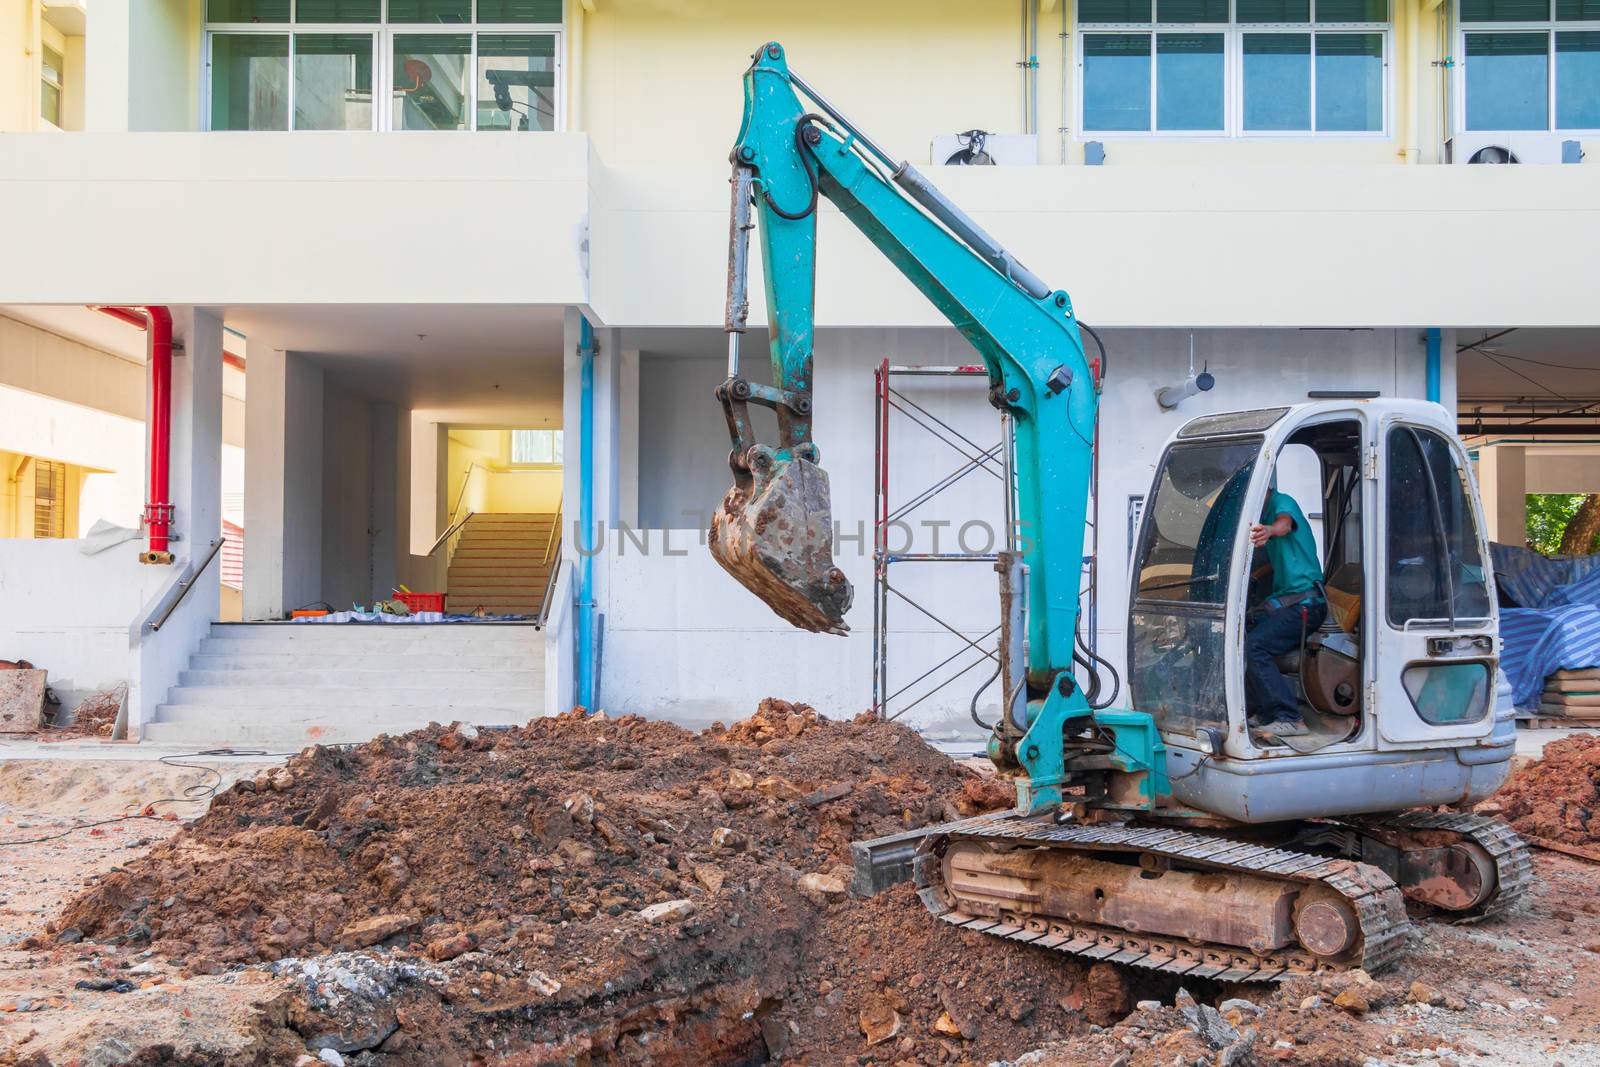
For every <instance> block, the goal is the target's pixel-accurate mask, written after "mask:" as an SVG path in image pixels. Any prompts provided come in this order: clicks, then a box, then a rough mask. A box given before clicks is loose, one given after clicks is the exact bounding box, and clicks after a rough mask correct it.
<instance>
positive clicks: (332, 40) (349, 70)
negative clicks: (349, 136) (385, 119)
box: [294, 33, 372, 130]
mask: <svg viewBox="0 0 1600 1067" xmlns="http://www.w3.org/2000/svg"><path fill="white" fill-rule="evenodd" d="M294 128H295V129H297V130H370V129H371V128H372V36H371V35H370V34H365V33H298V34H295V38H294Z"/></svg>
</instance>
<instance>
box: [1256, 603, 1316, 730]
mask: <svg viewBox="0 0 1600 1067" xmlns="http://www.w3.org/2000/svg"><path fill="white" fill-rule="evenodd" d="M1327 617H1328V604H1327V601H1325V600H1302V601H1301V602H1300V603H1298V604H1290V605H1288V606H1286V607H1281V608H1279V609H1278V610H1276V611H1268V612H1264V613H1262V614H1259V615H1252V616H1251V617H1250V619H1249V621H1248V622H1247V625H1246V632H1245V638H1244V692H1245V707H1246V708H1247V710H1248V711H1249V713H1250V722H1251V724H1252V725H1255V726H1265V725H1267V723H1269V722H1298V721H1299V719H1300V704H1299V702H1298V700H1297V699H1296V697H1295V690H1294V687H1293V686H1292V685H1290V684H1289V679H1287V678H1285V677H1284V676H1283V672H1282V671H1280V670H1278V665H1277V664H1276V663H1274V662H1273V657H1275V656H1281V655H1283V654H1284V653H1285V652H1293V651H1294V650H1295V649H1297V648H1299V647H1300V635H1301V633H1306V634H1310V633H1314V632H1315V631H1316V629H1317V627H1319V626H1321V625H1322V620H1323V619H1326V618H1327Z"/></svg>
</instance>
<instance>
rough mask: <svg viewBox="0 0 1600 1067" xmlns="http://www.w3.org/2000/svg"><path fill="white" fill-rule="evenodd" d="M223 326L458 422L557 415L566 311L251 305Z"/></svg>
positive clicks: (533, 420)
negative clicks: (306, 357) (300, 355)
mask: <svg viewBox="0 0 1600 1067" xmlns="http://www.w3.org/2000/svg"><path fill="white" fill-rule="evenodd" d="M223 314H224V318H225V321H226V322H227V324H228V325H229V326H230V327H231V328H233V329H236V330H238V331H240V332H241V333H243V334H245V335H246V336H247V337H248V338H249V343H248V346H247V347H248V349H250V350H257V349H258V348H261V347H264V348H268V349H278V350H282V351H286V352H298V353H303V354H305V355H307V356H310V357H312V358H313V359H314V360H315V361H316V362H317V363H319V364H321V365H322V366H323V367H324V369H325V371H326V373H327V374H328V375H330V376H331V377H332V379H333V380H334V382H335V383H336V384H337V385H339V386H340V387H341V388H343V389H346V390H348V391H350V392H353V393H357V394H359V395H362V396H367V397H371V398H372V399H375V400H388V401H392V402H394V403H396V404H399V405H401V406H402V407H409V408H412V409H414V410H417V411H419V412H424V413H426V414H428V415H429V416H430V417H432V418H434V419H435V420H436V421H439V422H447V423H451V424H455V425H478V426H528V425H540V424H543V423H545V422H546V421H547V420H551V419H554V420H556V421H559V420H560V416H561V344H562V332H561V331H562V309H561V308H559V307H548V306H543V307H541V306H506V305H482V306H463V305H459V304H451V305H405V306H398V307H396V306H390V305H371V304H331V305H330V304H319V305H251V306H238V307H229V308H226V309H224V312H223Z"/></svg>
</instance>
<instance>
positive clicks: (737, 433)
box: [710, 43, 1154, 812]
mask: <svg viewBox="0 0 1600 1067" xmlns="http://www.w3.org/2000/svg"><path fill="white" fill-rule="evenodd" d="M802 101H808V102H809V106H807V104H806V103H803V102H802ZM730 158H731V162H732V164H733V177H732V180H731V182H732V189H733V193H732V195H733V208H732V221H731V227H730V235H729V237H730V241H729V244H730V253H729V278H728V314H727V320H726V323H725V329H726V330H727V331H728V337H729V359H728V378H727V380H726V381H725V382H723V384H722V385H721V386H719V387H718V389H717V397H718V399H719V400H720V401H721V402H722V405H723V409H724V411H725V413H726V415H727V420H728V429H729V434H730V436H731V438H732V445H733V447H732V451H731V453H730V455H729V464H730V466H731V467H732V468H733V474H734V487H733V489H732V490H730V491H729V493H728V495H727V497H726V498H725V499H724V500H723V503H722V505H721V507H719V508H718V509H717V512H716V514H715V516H714V518H713V521H712V528H711V532H710V544H711V547H712V552H713V554H714V555H715V557H716V559H717V560H718V562H720V563H721V564H722V566H723V567H724V568H726V569H727V570H728V571H729V572H730V573H732V574H733V575H734V576H735V577H736V578H738V579H739V580H740V581H741V582H742V583H743V584H744V585H745V586H747V587H748V588H749V589H750V590H751V591H752V592H754V593H755V594H756V595H757V596H759V597H761V599H763V600H764V601H766V602H767V603H768V604H769V605H770V606H772V608H773V609H774V610H775V611H776V612H777V613H778V614H779V615H781V616H782V617H783V618H785V619H787V620H788V621H790V622H791V623H794V624H795V625H797V626H802V627H804V628H806V629H810V630H814V631H819V632H829V633H840V634H842V633H844V632H845V631H846V627H845V625H844V619H843V615H844V612H845V610H846V609H847V608H848V607H849V605H850V600H851V588H850V583H849V581H848V580H847V579H846V578H845V576H844V574H843V572H842V571H840V570H839V569H838V568H837V567H836V566H835V565H834V562H833V558H832V551H831V549H832V544H833V539H834V535H835V531H834V529H833V523H832V518H831V510H830V508H829V501H828V483H827V475H826V474H825V473H824V472H823V471H822V469H821V467H820V466H819V465H818V464H819V462H820V455H819V451H818V448H817V445H816V443H815V441H813V440H812V415H813V406H812V405H813V346H814V340H815V307H816V251H817V205H818V201H819V199H820V198H823V197H825V198H827V199H828V200H829V201H830V202H831V203H833V204H834V205H835V206H836V207H837V208H838V209H839V210H840V212H842V213H843V214H844V216H845V217H846V218H847V219H849V220H850V221H851V222H852V223H853V224H854V225H855V226H856V227H857V228H858V229H859V230H860V231H861V232H862V233H863V234H864V235H865V236H866V238H867V239H868V240H869V241H871V242H872V244H873V245H874V247H876V248H877V249H878V250H879V251H880V252H882V253H883V255H884V256H885V257H886V258H887V259H888V260H889V262H890V263H892V264H894V266H895V267H896V268H897V269H898V270H899V271H900V272H901V273H902V274H903V275H905V277H906V278H907V279H908V280H909V281H910V282H911V283H912V284H913V285H915V286H916V287H917V289H918V290H919V291H920V292H922V294H923V295H924V296H926V297H927V298H928V300H929V301H930V302H932V304H933V305H934V306H935V307H936V308H938V309H939V312H940V313H941V314H942V315H944V316H945V318H947V319H949V320H950V322H951V324H952V325H954V326H955V327H956V329H958V330H960V331H961V333H962V335H963V336H964V337H966V338H967V340H968V341H970V342H971V343H972V346H973V348H975V349H976V350H977V351H978V354H979V355H980V356H981V357H982V359H983V363H984V366H985V367H986V368H987V370H988V372H989V385H990V400H991V402H992V403H993V404H994V405H995V406H996V407H997V408H999V409H1000V411H1001V412H1002V413H1003V414H1004V415H1006V416H1007V417H1008V419H1009V423H1008V425H1009V426H1010V427H1012V437H1013V439H1014V440H1013V443H1012V448H1011V449H1010V454H1011V458H1012V462H1013V463H1014V465H1015V496H1014V498H1013V501H1012V503H1014V512H1011V509H1008V513H1010V514H1014V522H1010V523H1008V527H1009V528H1008V530H1007V531H1006V533H1007V542H1008V544H1007V550H1006V551H1005V552H1002V553H1001V554H1000V561H999V563H998V564H997V567H996V569H997V570H998V571H999V572H1000V586H1001V603H1002V606H1003V619H1002V641H1001V659H1002V678H1003V679H1004V684H1005V690H1004V694H1005V698H1006V699H1005V702H1004V704H1005V714H1003V715H1002V717H1001V721H1000V722H999V723H998V724H997V726H996V734H995V738H994V740H993V742H992V743H991V754H992V755H993V756H994V757H995V758H996V761H997V762H998V763H1000V764H1001V765H1002V766H1003V767H1006V768H1007V769H1010V770H1013V771H1020V772H1022V773H1020V774H1018V775H1017V781H1018V788H1019V806H1020V807H1021V808H1022V809H1024V810H1026V811H1030V812H1031V811H1043V810H1049V809H1053V808H1054V807H1056V806H1057V805H1058V804H1059V803H1060V802H1061V799H1062V796H1061V783H1062V777H1063V766H1062V747H1063V746H1062V731H1063V728H1064V727H1065V726H1066V725H1067V724H1068V723H1070V722H1072V721H1073V720H1078V721H1080V722H1082V721H1087V719H1088V718H1089V717H1090V715H1091V709H1090V707H1089V704H1088V702H1087V700H1086V699H1085V695H1084V693H1083V692H1082V691H1081V690H1080V688H1079V687H1078V685H1077V682H1076V680H1075V678H1074V675H1073V670H1072V664H1073V641H1074V636H1075V634H1076V631H1077V622H1078V594H1079V575H1080V572H1081V568H1082V560H1083V541H1084V529H1085V524H1086V518H1087V516H1086V514H1085V513H1086V509H1087V505H1088V498H1089V480H1090V474H1091V470H1092V464H1093V448H1094V446H1093V441H1094V431H1095V415H1096V401H1097V397H1096V382H1095V380H1094V374H1093V372H1092V370H1091V368H1090V365H1089V362H1088V360H1087V359H1086V357H1085V354H1084V348H1083V342H1082V340H1081V338H1080V335H1079V329H1078V322H1077V319H1076V317H1075V314H1074V311H1073V307H1072V299H1071V297H1070V296H1068V295H1067V293H1066V292H1064V291H1062V290H1060V289H1052V288H1050V287H1049V286H1047V285H1045V284H1044V283H1043V282H1041V281H1040V280H1039V279H1038V277H1036V276H1035V275H1034V274H1033V273H1032V272H1030V271H1028V270H1027V269H1026V268H1025V267H1023V266H1022V265H1021V264H1020V263H1018V262H1017V261H1016V260H1015V259H1014V258H1013V257H1012V256H1011V255H1010V254H1009V253H1007V252H1006V251H1005V250H1004V249H1003V248H1002V247H1001V246H1000V245H999V243H998V242H997V241H995V240H994V239H993V238H992V237H990V236H989V235H988V234H987V233H985V232H984V231H983V230H982V229H981V228H980V227H979V226H978V225H977V223H975V222H973V221H972V219H970V218H969V217H968V216H967V215H966V214H964V213H963V212H962V211H961V210H960V209H959V208H957V207H956V206H955V205H954V204H952V203H950V202H949V201H948V200H946V199H945V198H944V197H943V196H942V195H941V194H940V193H939V192H938V191H937V190H936V189H934V188H933V186H932V185H931V184H929V182H928V181H927V180H926V179H925V178H924V177H923V176H922V175H921V174H920V173H918V171H917V170H916V169H915V168H914V167H912V166H910V165H909V164H907V163H905V162H903V161H896V160H895V159H894V158H893V157H891V156H889V155H888V154H887V153H886V152H884V151H883V150H882V149H881V148H880V147H878V146H877V145H876V144H874V143H873V142H872V140H871V139H870V138H868V137H867V136H866V135H865V134H863V133H862V132H861V131H860V130H859V129H857V128H856V127H855V126H854V125H852V124H851V123H850V122H849V121H848V120H847V119H846V118H845V117H844V116H843V115H842V114H841V113H840V112H839V111H838V109H837V108H835V107H833V106H832V105H831V104H829V103H828V101H827V100H825V99H823V98H822V96H821V95H820V94H818V93H817V92H816V91H815V90H814V89H812V88H811V87H810V86H809V85H807V84H806V83H805V82H804V81H803V80H802V79H801V78H800V77H799V76H798V75H796V74H795V73H794V72H793V71H791V70H790V69H789V65H788V62H787V59H786V57H785V55H784V51H783V48H782V47H781V46H780V45H778V44H777V43H769V44H767V45H765V46H763V47H762V49H761V50H760V51H759V52H758V53H757V54H756V56H755V58H754V61H753V62H752V64H751V66H750V69H749V70H748V71H747V72H746V74H745V77H744V119H743V122H742V123H741V125H740V129H739V137H738V140H737V142H736V143H735V144H734V147H733V151H732V153H731V155H730ZM752 227H754V228H755V229H757V231H758V233H759V245H760V250H761V261H762V268H763V275H764V278H765V284H766V306H767V314H768V344H769V347H770V349H771V360H772V380H773V382H774V385H772V386H766V385H762V384H758V383H754V382H751V381H749V380H748V379H746V378H745V377H744V376H742V375H741V373H740V366H739V356H740V351H739V346H740V340H741V334H743V333H744V331H745V326H746V318H747V315H748V310H749V307H748V300H747V290H746V278H747V256H748V252H747V249H748V243H747V242H748V234H749V232H750V230H751V229H752ZM751 403H755V404H758V405H761V406H765V407H768V408H771V409H772V410H773V411H774V412H775V413H776V415H777V421H778V435H779V440H778V442H777V444H776V446H769V445H766V444H761V443H759V442H757V441H756V440H755V439H754V435H753V434H752V431H751V424H750V419H749V414H748V410H749V407H748V406H749V405H750V404H751ZM1019 531H1020V532H1021V535H1022V536H1020V537H1019V536H1018V534H1019ZM1018 544H1021V545H1023V546H1024V547H1023V548H1022V550H1021V551H1018V549H1017V547H1016V546H1017V545H1018ZM1024 627H1025V629H1026V638H1027V640H1026V644H1025V645H1024V642H1023V631H1024ZM1024 647H1025V648H1026V663H1025V664H1024V663H1023V661H1022V660H1023V649H1024ZM1140 732H1142V733H1144V734H1145V735H1146V737H1147V738H1148V739H1153V737H1154V732H1153V729H1151V730H1145V731H1140ZM1150 743H1153V741H1151V742H1150ZM1152 799H1153V798H1152Z"/></svg>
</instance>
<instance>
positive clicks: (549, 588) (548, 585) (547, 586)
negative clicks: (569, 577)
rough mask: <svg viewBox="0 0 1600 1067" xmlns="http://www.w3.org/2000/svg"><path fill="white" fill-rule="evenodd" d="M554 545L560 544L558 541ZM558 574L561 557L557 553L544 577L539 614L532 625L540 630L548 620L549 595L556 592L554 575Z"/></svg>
mask: <svg viewBox="0 0 1600 1067" xmlns="http://www.w3.org/2000/svg"><path fill="white" fill-rule="evenodd" d="M556 543H557V544H560V542H559V541H558V542H556ZM559 573H561V556H560V554H559V553H558V554H557V555H556V561H555V562H554V563H553V564H551V565H550V573H549V574H547V575H545V579H544V595H543V596H541V597H540V598H539V614H538V616H537V617H536V618H535V619H534V623H533V624H534V625H535V626H537V627H538V628H539V629H541V630H542V629H544V625H545V623H546V622H548V621H549V619H550V595H551V594H552V593H554V592H555V591H556V575H557V574H559Z"/></svg>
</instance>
